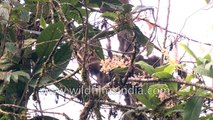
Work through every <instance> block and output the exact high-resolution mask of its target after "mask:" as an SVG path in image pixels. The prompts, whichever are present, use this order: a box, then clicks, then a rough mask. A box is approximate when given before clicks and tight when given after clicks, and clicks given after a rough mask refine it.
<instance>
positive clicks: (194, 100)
mask: <svg viewBox="0 0 213 120" xmlns="http://www.w3.org/2000/svg"><path fill="white" fill-rule="evenodd" d="M203 101H204V98H203V97H200V96H192V97H191V98H190V99H189V100H188V101H187V103H186V106H185V108H184V114H183V120H198V118H199V116H200V112H201V107H202V105H203Z"/></svg>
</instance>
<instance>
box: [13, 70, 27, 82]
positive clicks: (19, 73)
mask: <svg viewBox="0 0 213 120" xmlns="http://www.w3.org/2000/svg"><path fill="white" fill-rule="evenodd" d="M21 76H23V77H25V78H27V79H30V75H29V74H28V73H26V72H24V71H15V72H12V73H11V78H12V79H13V81H14V82H16V83H17V82H18V80H19V77H21Z"/></svg>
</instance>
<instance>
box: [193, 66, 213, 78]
mask: <svg viewBox="0 0 213 120" xmlns="http://www.w3.org/2000/svg"><path fill="white" fill-rule="evenodd" d="M193 70H194V71H195V72H196V73H198V74H201V75H205V76H208V77H211V78H213V71H212V70H207V69H206V68H205V66H204V65H199V66H197V67H195V68H194V69H193Z"/></svg>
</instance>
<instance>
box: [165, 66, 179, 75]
mask: <svg viewBox="0 0 213 120" xmlns="http://www.w3.org/2000/svg"><path fill="white" fill-rule="evenodd" d="M175 67H176V65H169V66H167V67H166V68H165V69H164V72H167V73H169V74H172V73H173V72H174V70H175Z"/></svg>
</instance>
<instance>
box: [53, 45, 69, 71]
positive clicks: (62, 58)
mask: <svg viewBox="0 0 213 120" xmlns="http://www.w3.org/2000/svg"><path fill="white" fill-rule="evenodd" d="M71 55H72V50H71V49H70V45H69V44H68V43H66V44H64V45H62V46H60V48H59V49H57V51H56V53H55V55H54V63H55V64H56V65H62V64H66V65H67V64H68V63H69V61H70V58H71ZM66 65H65V67H66ZM60 67H62V66H60ZM63 68H64V67H63Z"/></svg>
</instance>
